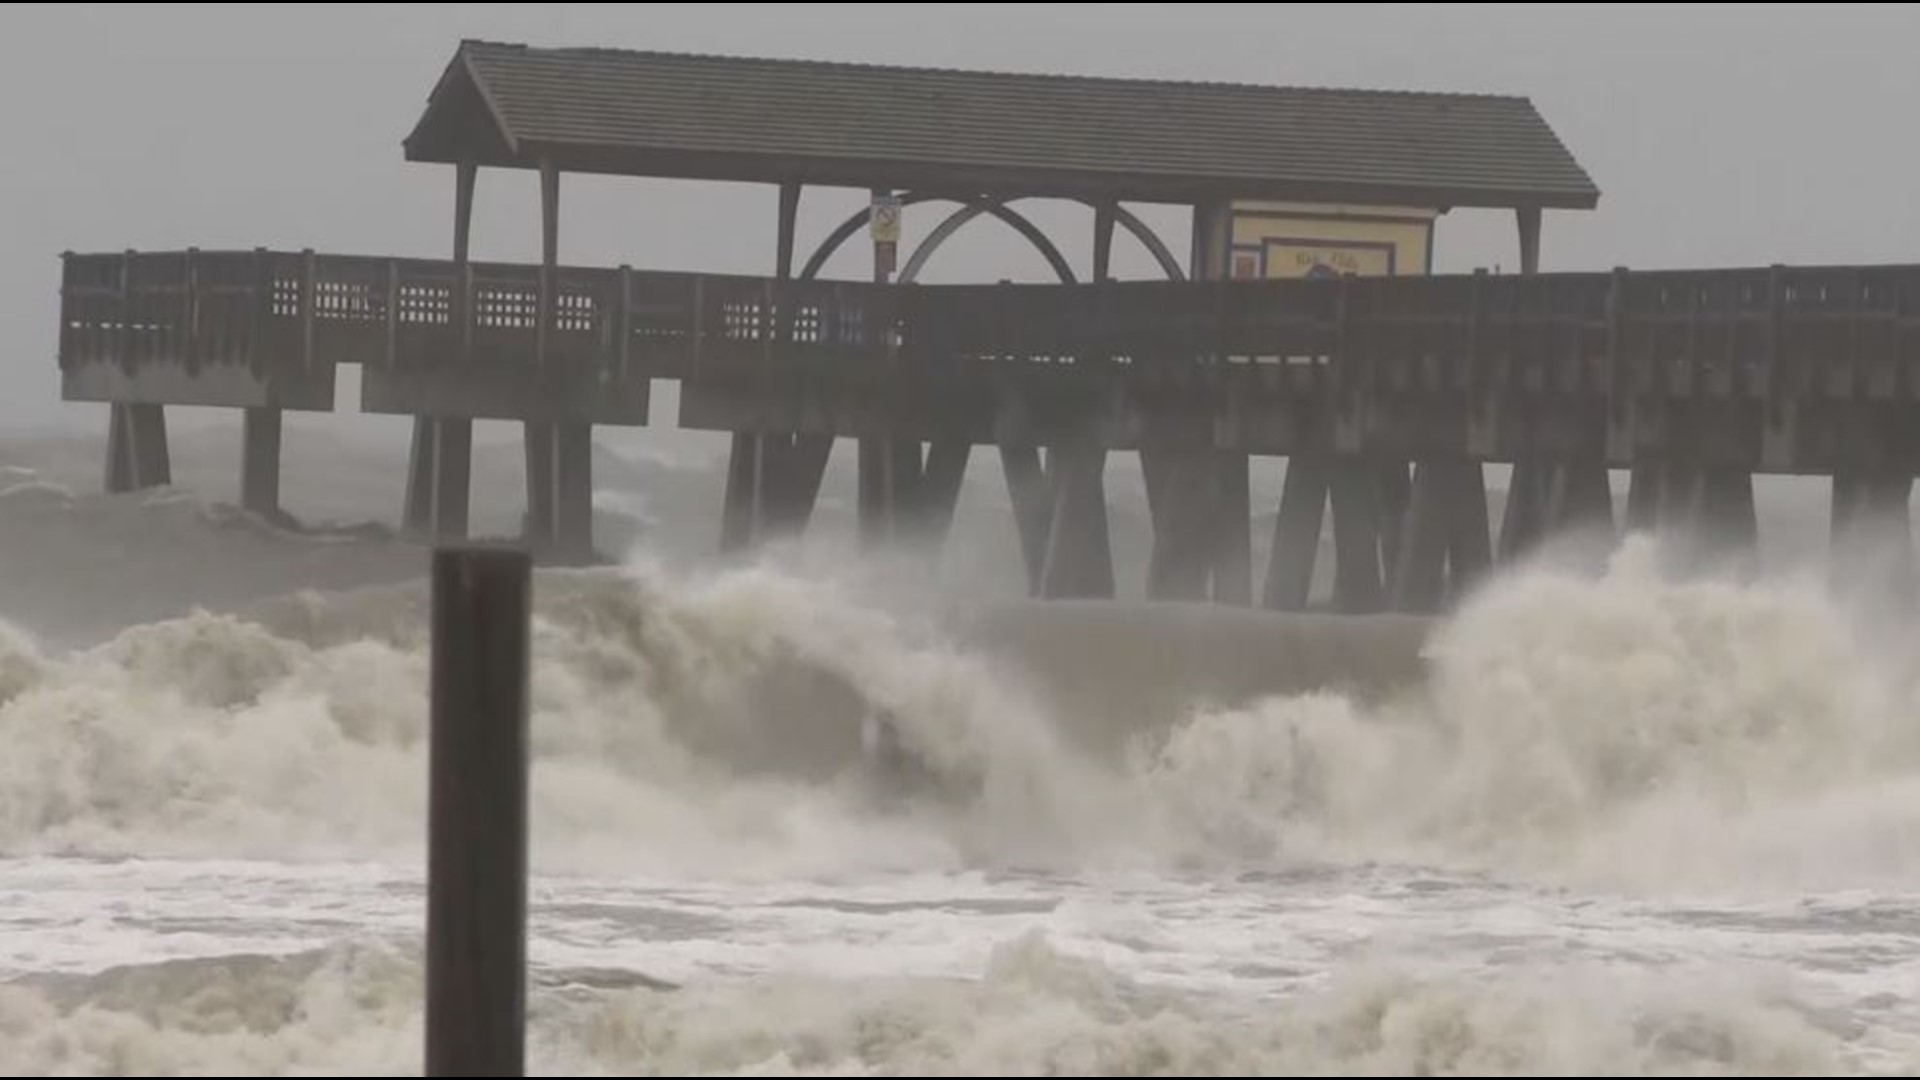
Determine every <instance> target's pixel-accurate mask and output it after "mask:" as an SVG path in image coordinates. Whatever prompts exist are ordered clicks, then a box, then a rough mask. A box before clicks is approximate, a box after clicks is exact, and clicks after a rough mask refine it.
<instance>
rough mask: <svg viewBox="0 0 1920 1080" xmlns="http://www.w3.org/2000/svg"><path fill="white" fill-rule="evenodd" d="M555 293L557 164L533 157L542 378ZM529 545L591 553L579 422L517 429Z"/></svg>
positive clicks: (580, 559) (583, 555)
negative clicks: (537, 212)
mask: <svg viewBox="0 0 1920 1080" xmlns="http://www.w3.org/2000/svg"><path fill="white" fill-rule="evenodd" d="M559 297H560V169H559V167H558V166H557V165H555V164H554V162H553V160H552V159H551V158H545V159H542V160H541V162H540V296H539V299H538V302H537V306H536V308H535V324H534V364H535V368H536V370H538V371H539V372H540V373H541V376H542V377H543V378H547V379H556V378H567V379H572V378H573V377H574V374H575V373H573V372H562V371H555V370H554V368H555V367H557V366H559V365H560V358H559V357H557V356H556V355H555V348H554V339H555V334H556V332H557V330H558V316H559V307H560V303H559ZM522 438H523V439H524V440H525V447H526V463H527V464H526V468H527V536H528V541H529V543H530V544H531V545H532V546H533V547H534V548H535V549H536V550H539V551H542V552H544V553H546V554H548V555H550V556H551V557H553V558H554V559H556V560H558V561H560V562H563V563H573V564H579V563H585V562H587V561H589V560H590V559H591V558H592V556H593V425H592V424H591V423H589V422H587V421H585V420H568V419H559V418H554V419H550V420H528V421H526V424H525V429H524V434H523V436H522Z"/></svg>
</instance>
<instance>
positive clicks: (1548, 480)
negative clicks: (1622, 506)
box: [1500, 459, 1615, 566]
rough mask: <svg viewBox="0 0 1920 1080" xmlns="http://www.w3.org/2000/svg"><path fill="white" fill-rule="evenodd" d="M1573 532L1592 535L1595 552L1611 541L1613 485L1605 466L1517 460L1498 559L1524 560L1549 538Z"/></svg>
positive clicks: (1593, 463)
mask: <svg viewBox="0 0 1920 1080" xmlns="http://www.w3.org/2000/svg"><path fill="white" fill-rule="evenodd" d="M1573 533H1579V534H1583V535H1590V536H1592V537H1593V538H1594V540H1593V548H1594V550H1595V551H1596V552H1599V551H1600V549H1601V548H1602V547H1605V548H1608V549H1610V548H1611V547H1612V545H1613V542H1614V539H1615V535H1614V522H1613V483H1612V479H1611V477H1610V476H1609V474H1608V472H1607V466H1606V464H1605V463H1604V462H1598V461H1543V460H1533V459H1529V460H1524V461H1519V462H1516V463H1515V464H1514V466H1513V477H1512V479H1511V480H1510V481H1509V482H1508V485H1507V504H1506V508H1505V510H1504V512H1503V513H1502V514H1501V521H1500V561H1501V562H1502V563H1510V562H1517V561H1520V560H1522V559H1525V558H1526V557H1527V556H1529V555H1530V554H1532V553H1533V551H1534V550H1535V549H1536V548H1538V547H1539V546H1540V545H1541V544H1542V543H1545V542H1546V541H1547V540H1549V539H1552V538H1554V537H1556V536H1563V535H1568V534H1573ZM1599 558H1604V555H1601V556H1599ZM1597 565H1598V563H1597V562H1596V566H1597Z"/></svg>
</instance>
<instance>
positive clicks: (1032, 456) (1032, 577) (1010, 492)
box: [1000, 443, 1053, 596]
mask: <svg viewBox="0 0 1920 1080" xmlns="http://www.w3.org/2000/svg"><path fill="white" fill-rule="evenodd" d="M1000 469H1001V471H1002V472H1003V473H1004V474H1005V475H1006V478H1007V496H1008V499H1009V500H1010V501H1011V502H1012V503H1013V524H1014V528H1015V530H1016V531H1017V532H1018V534H1019V538H1020V561H1021V564H1022V565H1023V566H1025V567H1026V571H1027V595H1028V596H1039V595H1040V573H1041V570H1042V569H1043V568H1044V567H1045V565H1046V561H1047V526H1048V523H1049V520H1050V518H1051V517H1052V511H1053V485H1052V483H1051V482H1050V481H1049V480H1048V478H1047V470H1046V467H1045V466H1044V465H1043V464H1042V462H1041V459H1040V448H1039V447H1038V446H1034V445H1033V444H1031V443H1002V444H1000Z"/></svg>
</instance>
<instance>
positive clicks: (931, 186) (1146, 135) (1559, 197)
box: [405, 41, 1599, 209]
mask: <svg viewBox="0 0 1920 1080" xmlns="http://www.w3.org/2000/svg"><path fill="white" fill-rule="evenodd" d="M405 148H406V156H407V158H408V160H412V161H436V162H454V161H459V160H461V159H463V158H470V159H472V160H475V161H477V162H478V163H480V164H482V165H497V166H510V167H535V166H537V165H538V164H539V163H540V161H541V160H542V159H543V158H545V159H549V160H551V161H552V162H553V163H554V164H555V166H557V167H558V168H560V169H563V170H567V171H584V172H604V173H619V174H625V175H638V176H677V177H690V178H700V179H712V180H751V181H782V180H797V181H802V182H806V183H821V184H833V185H842V186H852V187H862V188H865V187H888V188H898V189H908V188H911V189H917V190H931V191H935V192H967V193H980V192H984V193H993V194H1002V195H1061V196H1106V197H1119V198H1126V199H1137V200H1143V201H1189V200H1192V199H1197V198H1205V197H1210V196H1220V197H1232V198H1273V199H1311V200H1316V201H1333V200H1337V201H1342V202H1369V203H1377V204H1386V203H1391V204H1396V205H1420V206H1432V207H1437V208H1442V209H1444V208H1447V207H1453V206H1544V207H1573V208H1582V209H1585V208H1591V207H1592V206H1594V205H1595V204H1596V203H1597V201H1598V199H1599V191H1598V189H1597V188H1595V186H1594V184H1593V181H1592V180H1591V179H1590V178H1589V177H1588V176H1587V173H1586V171H1585V170H1584V169H1582V168H1581V166H1580V164H1579V163H1578V162H1577V161H1575V160H1574V158H1573V156H1572V154H1570V153H1569V152H1568V151H1567V149H1566V147H1565V146H1564V145H1562V144H1561V142H1560V140H1559V138H1558V137H1557V136H1555V134H1554V132H1553V130H1552V129H1551V128H1549V127H1548V126H1547V123H1546V122H1545V120H1543V119H1542V118H1541V116H1540V114H1539V113H1538V112H1537V111H1536V110H1535V109H1534V107H1533V105H1532V103H1531V102H1529V101H1528V100H1527V99H1525V98H1519V97H1502V96H1491V95H1470V94H1438V93H1409V92H1398V91H1378V90H1330V89H1302V88H1291V87H1269V86H1247V85H1236V84H1221V83H1192V82H1168V81H1156V80H1142V79H1113V78H1089V77H1083V76H1063V75H1030V74H1009V73H997V72H980V71H949V70H934V69H925V68H905V67H884V66H876V65H865V64H849V63H828V62H820V61H801V60H769V59H744V58H734V57H722V56H704V55H689V54H679V53H661V52H632V51H621V50H612V49H587V48H531V47H527V46H523V45H507V44H497V43H491V42H480V41H467V42H463V43H462V44H461V46H460V48H459V51H458V52H457V53H456V54H455V56H454V58H453V60H452V62H451V63H450V64H449V65H448V67H447V70H446V72H445V74H444V75H443V76H442V78H441V80H440V83H439V85H438V86H437V87H436V88H435V90H434V92H433V95H432V97H431V99H430V100H429V102H428V105H427V108H426V111H425V113H424V114H423V115H422V116H421V118H420V121H419V123H418V124H417V125H416V126H415V128H414V130H413V132H412V134H411V135H409V136H408V137H407V139H406V144H405Z"/></svg>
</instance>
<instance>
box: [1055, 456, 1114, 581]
mask: <svg viewBox="0 0 1920 1080" xmlns="http://www.w3.org/2000/svg"><path fill="white" fill-rule="evenodd" d="M1048 456H1049V458H1050V459H1051V460H1050V461H1049V463H1048V464H1049V465H1050V466H1051V469H1050V471H1051V472H1052V474H1053V477H1052V479H1053V484H1052V488H1053V490H1052V492H1051V495H1052V500H1051V501H1052V506H1051V508H1050V513H1049V519H1048V522H1047V546H1046V554H1045V557H1044V558H1043V559H1042V561H1041V566H1040V595H1041V596H1043V597H1046V598H1049V599H1081V598H1098V599H1111V598H1112V596H1113V548H1112V544H1111V540H1110V538H1109V536H1108V532H1107V488H1106V475H1105V474H1106V465H1107V448H1106V445H1105V443H1103V442H1101V441H1099V440H1098V439H1095V438H1092V437H1083V438H1077V439H1074V440H1071V441H1069V442H1065V443H1062V444H1061V445H1059V446H1056V447H1054V448H1053V449H1052V451H1051V453H1050V454H1049V455H1048Z"/></svg>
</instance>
